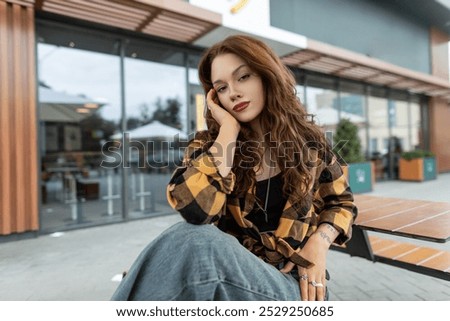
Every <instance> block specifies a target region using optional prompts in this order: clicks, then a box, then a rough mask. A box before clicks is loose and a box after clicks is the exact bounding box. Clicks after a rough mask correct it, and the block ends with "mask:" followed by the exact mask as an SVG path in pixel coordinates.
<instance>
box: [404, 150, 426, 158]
mask: <svg viewBox="0 0 450 321" xmlns="http://www.w3.org/2000/svg"><path fill="white" fill-rule="evenodd" d="M425 157H434V154H433V153H432V152H430V151H426V150H422V149H417V150H413V151H409V152H404V153H402V158H403V159H406V160H411V159H417V158H425Z"/></svg>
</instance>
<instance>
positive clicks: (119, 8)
mask: <svg viewBox="0 0 450 321" xmlns="http://www.w3.org/2000/svg"><path fill="white" fill-rule="evenodd" d="M28 1H30V2H31V0H28ZM34 3H35V4H34V6H35V9H36V10H37V11H44V12H51V13H55V14H60V15H63V16H68V17H73V18H77V19H81V20H87V21H91V22H95V23H101V24H105V25H109V26H113V27H116V28H122V29H127V30H132V31H136V32H141V33H145V34H149V35H152V36H157V37H161V38H165V39H172V40H175V41H181V42H187V43H191V42H193V41H194V40H196V39H197V38H199V37H201V36H203V35H204V34H205V33H207V32H209V31H210V30H212V29H214V28H215V27H217V26H218V25H220V24H221V22H222V17H221V15H220V14H217V13H214V12H211V11H209V10H205V9H202V8H198V7H195V6H192V5H190V4H189V3H187V2H184V1H179V0H35V1H34Z"/></svg>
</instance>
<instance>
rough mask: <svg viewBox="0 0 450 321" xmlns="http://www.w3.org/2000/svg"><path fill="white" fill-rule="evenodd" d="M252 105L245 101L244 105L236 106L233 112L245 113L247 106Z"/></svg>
mask: <svg viewBox="0 0 450 321" xmlns="http://www.w3.org/2000/svg"><path fill="white" fill-rule="evenodd" d="M249 104H250V102H249V101H244V102H242V103H239V104H236V105H234V107H233V111H235V112H240V111H243V110H244V109H245V108H247V106H248V105H249Z"/></svg>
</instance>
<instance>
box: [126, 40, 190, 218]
mask: <svg viewBox="0 0 450 321" xmlns="http://www.w3.org/2000/svg"><path fill="white" fill-rule="evenodd" d="M184 61H185V58H184V55H183V53H182V52H179V51H176V50H173V49H172V48H171V47H169V46H164V45H158V46H156V45H154V46H153V45H152V44H151V43H142V42H138V41H133V40H132V41H130V42H129V44H128V45H127V48H126V58H125V83H126V91H125V97H126V103H125V105H126V120H127V131H126V132H127V137H128V138H129V144H127V146H126V148H127V149H128V151H127V152H128V154H129V160H130V163H129V168H130V170H129V171H128V174H129V175H127V177H128V186H129V190H128V195H129V197H128V204H129V206H128V208H129V216H130V217H131V218H135V217H142V216H145V215H154V214H161V213H167V212H172V211H173V210H172V208H171V207H170V206H169V204H168V203H167V199H166V186H167V183H168V182H169V179H170V176H171V174H172V172H173V171H174V169H175V168H176V166H178V165H180V164H181V160H182V150H181V149H179V148H178V147H179V145H180V143H181V142H183V141H186V140H187V130H188V121H187V120H188V108H187V101H186V97H187V93H186V89H187V83H186V80H187V73H186V67H185V62H184ZM120 135H121V134H120V133H118V137H120Z"/></svg>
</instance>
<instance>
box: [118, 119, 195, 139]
mask: <svg viewBox="0 0 450 321" xmlns="http://www.w3.org/2000/svg"><path fill="white" fill-rule="evenodd" d="M126 133H128V134H129V137H130V139H169V140H174V138H175V137H176V136H177V135H178V137H179V138H183V139H187V135H186V134H185V133H184V132H182V131H181V130H179V129H176V128H173V127H170V126H168V125H164V124H162V123H161V122H159V121H157V120H155V121H152V122H151V123H149V124H147V125H144V126H142V127H138V128H135V129H132V130H130V131H127V132H126ZM112 139H122V133H117V134H114V135H113V136H112Z"/></svg>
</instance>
